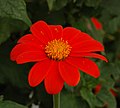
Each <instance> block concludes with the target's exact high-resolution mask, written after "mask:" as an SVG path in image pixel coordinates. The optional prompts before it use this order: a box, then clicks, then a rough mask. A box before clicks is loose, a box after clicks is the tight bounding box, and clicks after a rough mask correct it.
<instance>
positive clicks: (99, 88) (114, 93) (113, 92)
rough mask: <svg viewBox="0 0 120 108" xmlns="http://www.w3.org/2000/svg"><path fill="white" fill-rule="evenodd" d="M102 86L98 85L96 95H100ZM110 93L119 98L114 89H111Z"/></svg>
mask: <svg viewBox="0 0 120 108" xmlns="http://www.w3.org/2000/svg"><path fill="white" fill-rule="evenodd" d="M101 88H102V86H101V85H100V84H98V85H97V86H96V87H95V89H94V90H95V91H94V92H95V94H97V93H99V92H100V90H101ZM110 92H111V93H112V95H113V96H115V97H116V96H117V94H116V92H115V91H114V90H113V89H110Z"/></svg>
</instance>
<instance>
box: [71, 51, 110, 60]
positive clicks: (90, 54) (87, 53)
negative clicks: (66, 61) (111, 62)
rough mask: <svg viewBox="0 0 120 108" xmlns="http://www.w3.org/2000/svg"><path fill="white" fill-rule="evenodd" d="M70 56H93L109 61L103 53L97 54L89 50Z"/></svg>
mask: <svg viewBox="0 0 120 108" xmlns="http://www.w3.org/2000/svg"><path fill="white" fill-rule="evenodd" d="M70 56H71V57H92V58H98V59H101V60H103V61H106V62H108V60H107V59H106V58H105V57H104V56H103V55H100V54H96V53H89V52H83V53H71V54H70Z"/></svg>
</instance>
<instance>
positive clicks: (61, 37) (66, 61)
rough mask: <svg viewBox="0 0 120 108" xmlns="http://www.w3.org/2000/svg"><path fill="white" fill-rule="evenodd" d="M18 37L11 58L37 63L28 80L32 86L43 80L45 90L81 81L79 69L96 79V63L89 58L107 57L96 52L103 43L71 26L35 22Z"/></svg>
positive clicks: (101, 47) (52, 92)
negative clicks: (28, 30)
mask: <svg viewBox="0 0 120 108" xmlns="http://www.w3.org/2000/svg"><path fill="white" fill-rule="evenodd" d="M30 30H31V32H32V34H27V35H25V36H23V37H22V38H21V39H19V40H18V44H17V45H16V46H15V47H14V48H13V50H12V52H11V54H10V55H11V60H13V61H16V62H17V63H18V64H22V63H26V62H37V63H36V64H35V65H34V66H33V67H32V69H31V70H30V73H29V76H28V81H29V84H30V86H32V87H34V86H37V85H38V84H40V83H41V82H42V81H43V80H44V84H45V88H46V91H47V92H48V93H49V94H57V93H58V92H60V91H61V90H62V88H63V85H64V82H66V83H67V84H68V85H70V86H76V85H77V84H78V82H79V80H80V73H79V71H78V69H80V70H82V71H83V72H85V73H87V74H89V75H91V76H93V77H95V78H97V77H98V76H99V75H100V72H99V69H98V67H97V65H96V64H95V63H94V62H93V61H91V60H90V59H89V58H99V59H101V60H104V61H106V62H107V59H106V58H105V57H104V56H102V55H99V54H97V53H95V52H96V51H104V47H103V45H102V44H101V43H100V42H98V41H96V40H94V39H93V38H91V37H90V36H89V35H88V34H86V33H83V32H81V31H80V30H77V29H75V28H72V27H66V28H64V29H63V28H62V26H60V25H47V24H46V23H45V22H43V21H38V22H36V23H35V24H33V25H32V26H31V28H30Z"/></svg>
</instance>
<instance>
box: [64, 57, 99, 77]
mask: <svg viewBox="0 0 120 108" xmlns="http://www.w3.org/2000/svg"><path fill="white" fill-rule="evenodd" d="M66 60H67V62H68V63H71V64H73V65H75V66H77V67H78V68H79V69H80V70H82V71H83V72H85V73H87V74H89V75H90V76H93V77H94V78H97V77H99V76H100V71H99V69H98V66H97V65H96V64H95V63H94V62H93V61H91V60H89V59H88V58H79V57H69V58H67V59H66Z"/></svg>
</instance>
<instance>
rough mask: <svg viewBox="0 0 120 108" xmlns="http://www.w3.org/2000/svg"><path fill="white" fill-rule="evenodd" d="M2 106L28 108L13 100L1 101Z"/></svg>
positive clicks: (2, 107)
mask: <svg viewBox="0 0 120 108" xmlns="http://www.w3.org/2000/svg"><path fill="white" fill-rule="evenodd" d="M0 108H27V107H26V106H23V105H20V104H18V103H15V102H12V101H0Z"/></svg>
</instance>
